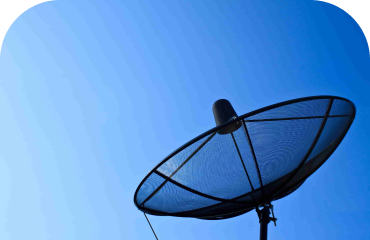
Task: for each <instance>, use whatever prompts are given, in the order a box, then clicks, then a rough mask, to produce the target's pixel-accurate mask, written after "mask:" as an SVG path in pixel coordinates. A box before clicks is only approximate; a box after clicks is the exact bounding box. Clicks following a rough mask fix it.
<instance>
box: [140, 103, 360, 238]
mask: <svg viewBox="0 0 370 240" xmlns="http://www.w3.org/2000/svg"><path fill="white" fill-rule="evenodd" d="M213 113H214V117H215V120H216V125H217V127H215V128H213V129H211V130H209V131H207V132H205V133H203V134H201V135H200V136H198V137H196V138H194V139H193V140H191V141H189V142H188V143H186V144H185V145H183V146H181V147H180V148H179V149H177V150H176V151H174V152H173V153H171V154H170V155H169V156H168V157H166V158H165V159H164V160H163V161H162V162H160V163H159V164H158V165H157V166H156V167H155V168H154V169H153V170H152V171H150V173H149V174H148V175H147V176H146V177H145V178H144V180H143V181H142V182H141V183H140V185H139V186H138V188H137V190H136V192H135V196H134V203H135V205H136V206H137V208H138V209H139V210H141V211H143V212H144V213H148V214H152V215H159V216H175V217H192V218H199V219H207V220H220V219H226V218H231V217H235V216H238V215H241V214H244V213H246V212H249V211H251V210H253V209H255V210H256V211H257V213H258V216H259V219H260V234H261V235H260V239H267V224H268V223H269V222H270V221H271V220H272V221H274V222H275V224H276V218H275V217H274V216H273V218H271V217H270V215H269V214H270V210H272V205H271V202H272V201H275V200H278V199H280V198H283V197H286V196H287V195H289V194H291V193H292V192H294V191H295V190H296V189H298V188H299V187H300V186H301V185H302V184H303V183H304V181H305V180H306V179H307V178H308V177H309V176H310V175H311V174H312V173H314V172H315V171H316V170H317V169H318V168H319V167H320V166H321V165H322V164H323V163H324V162H325V161H326V160H327V159H328V158H329V157H330V155H331V154H332V153H333V152H334V150H335V149H336V148H337V147H338V145H339V144H340V142H341V141H342V140H343V138H344V136H345V134H346V133H347V131H348V129H349V127H350V126H351V124H352V121H353V120H354V117H355V114H356V108H355V105H354V104H353V103H352V102H351V101H349V100H347V99H345V98H340V97H334V96H316V97H306V98H300V99H294V100H290V101H286V102H282V103H278V104H274V105H271V106H268V107H265V108H261V109H258V110H255V111H253V112H250V113H247V114H244V115H242V116H239V117H238V116H237V114H236V112H235V110H234V109H233V107H232V106H231V104H230V103H229V101H227V100H224V99H221V100H218V101H216V102H215V103H214V105H213ZM260 208H262V209H260ZM272 213H273V212H272Z"/></svg>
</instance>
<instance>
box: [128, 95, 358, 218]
mask: <svg viewBox="0 0 370 240" xmlns="http://www.w3.org/2000/svg"><path fill="white" fill-rule="evenodd" d="M318 99H327V100H329V103H328V106H327V109H326V112H325V115H324V116H309V117H292V118H271V119H258V120H248V119H246V118H249V117H251V116H254V115H256V114H259V113H262V112H264V111H268V110H271V109H274V108H278V107H281V106H285V105H289V104H293V103H298V102H303V101H308V100H318ZM336 99H337V100H342V101H345V102H347V103H349V104H350V105H351V106H352V107H353V113H352V114H350V115H329V113H330V111H331V108H332V105H333V101H334V100H336ZM355 114H356V107H355V105H354V104H353V103H352V102H351V101H349V100H347V99H345V98H341V97H335V96H315V97H306V98H299V99H294V100H290V101H285V102H282V103H278V104H274V105H270V106H267V107H264V108H261V109H258V110H255V111H252V112H250V113H247V114H244V115H242V116H239V117H237V118H235V119H234V120H231V121H229V122H227V123H225V124H223V125H220V126H217V127H215V128H213V129H211V130H209V131H207V132H205V133H203V134H201V135H200V136H198V137H196V138H194V139H193V140H191V141H189V142H188V143H186V144H184V145H183V146H181V147H180V148H178V149H177V150H175V151H174V152H173V153H171V154H170V155H169V156H167V157H166V158H165V159H164V160H163V161H161V162H160V163H159V164H158V165H157V166H156V167H155V168H154V169H153V170H151V171H150V172H149V174H148V175H147V176H146V177H145V178H144V179H143V181H142V182H141V183H140V185H139V186H138V188H137V190H136V192H135V195H134V203H135V205H136V206H137V207H138V208H139V209H140V210H141V211H143V212H146V213H149V214H153V215H167V216H177V217H193V216H192V212H194V211H196V210H200V209H195V210H189V211H183V212H177V213H166V212H161V211H156V210H153V209H148V208H146V207H145V203H146V202H147V201H149V200H150V199H151V198H152V197H153V196H154V195H155V194H156V193H157V192H158V191H159V190H160V189H161V188H162V187H163V186H164V185H165V184H166V183H167V182H170V183H172V184H175V185H176V186H178V187H181V188H183V189H185V190H187V191H189V192H191V193H194V194H197V195H199V196H202V197H205V198H208V199H212V200H216V201H220V203H217V204H214V205H211V206H208V207H203V208H201V209H207V208H210V207H215V206H222V205H223V204H227V203H232V204H239V205H240V204H241V205H243V204H246V203H250V202H245V201H240V200H239V199H242V198H244V197H246V196H250V197H251V198H252V199H253V200H255V198H254V197H253V195H254V194H255V193H256V192H257V191H261V192H262V197H261V198H259V199H258V201H255V205H254V206H250V205H246V207H245V208H242V209H239V210H237V211H235V212H229V213H227V214H225V215H220V216H215V215H212V216H202V217H198V218H203V219H223V218H229V217H234V216H238V215H240V214H243V213H245V212H248V211H250V210H252V209H258V207H260V206H264V205H265V204H267V203H270V202H271V201H273V200H276V199H280V198H282V197H285V196H287V195H289V194H290V193H292V192H293V191H295V190H296V189H297V188H298V187H299V186H300V185H301V184H302V183H303V182H304V180H305V179H303V180H301V181H300V182H297V183H296V184H295V185H294V186H290V187H289V188H288V189H287V186H288V185H289V184H290V183H291V181H292V179H294V177H295V176H296V174H297V173H298V172H299V170H300V169H301V168H302V166H303V165H304V164H305V162H306V160H307V159H308V158H309V156H310V154H311V153H312V151H313V150H314V148H315V146H316V144H317V142H318V140H319V138H320V135H321V133H322V131H323V129H324V127H325V124H326V122H327V120H328V119H329V118H336V117H351V120H352V121H353V120H354V117H355ZM314 118H320V119H323V120H322V122H321V125H320V127H319V131H318V132H317V134H316V137H315V138H314V140H313V142H312V144H311V146H310V148H309V150H308V151H307V153H306V154H305V156H304V157H303V159H302V160H301V161H300V163H299V165H298V167H296V169H295V170H293V171H292V172H290V173H289V174H287V176H285V178H284V179H283V180H284V181H282V182H280V183H279V184H278V186H275V187H274V191H273V194H269V195H268V196H267V195H265V194H264V189H265V187H267V186H264V185H263V181H262V177H261V172H260V169H259V165H258V161H257V158H256V154H255V152H254V148H253V145H252V141H251V138H250V135H249V132H248V128H247V126H246V122H262V121H279V120H299V119H314ZM352 121H351V123H352ZM236 122H242V125H243V129H244V133H245V136H246V138H247V141H248V144H249V147H250V150H251V153H252V155H253V160H254V163H255V166H256V169H257V172H258V179H259V183H260V188H258V189H255V188H254V187H253V184H252V182H251V179H250V176H249V174H248V171H247V168H246V166H245V164H244V162H243V159H242V156H241V154H240V151H239V147H238V145H237V142H236V141H235V137H234V135H233V133H231V136H232V139H233V142H234V145H235V147H236V150H237V152H238V155H239V158H240V160H241V163H242V165H243V169H244V171H245V173H246V176H247V178H248V182H249V184H250V186H251V189H252V191H250V192H248V193H246V194H243V195H240V196H238V197H235V198H232V199H224V198H219V197H215V196H211V195H208V194H205V193H202V192H199V191H197V190H195V189H192V188H190V187H187V186H185V185H183V184H181V183H179V182H177V181H175V180H173V179H172V176H173V175H174V174H175V173H176V172H178V171H179V170H180V169H181V168H182V167H183V166H184V165H185V164H186V163H187V162H188V161H189V160H190V159H191V158H192V157H193V156H194V155H195V154H196V153H197V152H198V151H199V150H200V149H201V148H202V147H203V146H204V145H205V144H206V143H207V142H208V141H210V140H211V139H212V137H213V136H214V135H215V134H216V133H217V131H218V130H219V129H221V128H223V127H225V126H227V125H229V124H233V123H236ZM351 123H350V124H348V126H347V127H346V129H345V130H344V131H343V133H342V134H341V135H340V136H339V137H338V138H337V139H338V141H336V146H335V147H334V148H333V149H332V150H331V151H330V152H329V154H328V157H329V156H330V155H331V154H332V152H334V150H335V149H336V147H337V146H338V145H339V144H340V142H341V141H342V140H343V138H344V136H345V134H346V133H347V131H348V130H349V127H350V126H351ZM207 136H208V138H207V139H206V140H205V141H204V142H203V143H202V144H201V145H200V146H199V147H198V148H197V149H196V150H195V151H194V152H193V153H192V154H191V155H190V156H189V157H188V158H187V159H186V160H185V161H184V162H183V163H182V164H181V165H180V166H179V167H177V169H176V170H175V171H174V172H173V173H172V174H171V175H170V176H166V175H165V174H162V173H161V172H159V171H158V170H157V169H158V168H159V167H160V166H162V164H164V163H165V162H166V161H167V160H169V159H171V158H172V157H173V156H174V155H176V154H177V153H179V152H180V151H182V150H184V149H185V148H186V147H188V146H190V145H191V144H193V143H195V142H197V141H198V140H200V139H202V138H205V137H207ZM328 157H327V158H328ZM327 158H326V159H327ZM326 159H325V160H324V161H323V162H322V163H321V164H319V165H318V166H313V167H312V168H313V172H314V171H316V170H317V169H318V168H319V167H320V166H321V165H322V164H323V163H324V162H325V161H326ZM152 173H156V174H158V175H159V176H160V177H162V178H163V179H165V180H164V182H163V183H162V184H160V185H159V186H158V187H157V188H156V189H155V190H154V191H153V192H152V193H151V194H150V195H149V196H147V197H146V198H145V199H144V201H142V203H141V204H138V202H137V194H138V191H139V189H140V188H141V186H142V185H143V184H144V182H145V181H146V180H147V179H148V177H149V176H150V175H151V174H152ZM307 177H308V176H307ZM282 178H283V177H282ZM269 184H271V183H269ZM269 184H268V185H269Z"/></svg>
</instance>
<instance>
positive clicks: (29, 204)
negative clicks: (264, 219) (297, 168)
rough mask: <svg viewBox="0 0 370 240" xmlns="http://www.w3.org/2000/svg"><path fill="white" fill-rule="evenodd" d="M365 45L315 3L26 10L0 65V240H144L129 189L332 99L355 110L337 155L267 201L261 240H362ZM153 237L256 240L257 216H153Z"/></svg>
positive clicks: (367, 99) (65, 2) (367, 111)
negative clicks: (297, 102)
mask: <svg viewBox="0 0 370 240" xmlns="http://www.w3.org/2000/svg"><path fill="white" fill-rule="evenodd" d="M369 64H370V60H369V48H368V44H367V42H366V39H365V36H364V34H363V33H362V31H361V29H360V27H359V26H358V25H357V23H356V22H355V21H354V20H353V19H352V18H351V17H350V16H349V15H348V14H346V13H345V12H344V11H342V10H340V9H339V8H336V7H334V6H332V5H330V4H328V3H323V2H314V1H311V0H310V1H308V0H307V1H305V0H301V1H297V0H281V1H277V2H273V3H272V2H271V1H267V0H263V1H183V2H173V1H157V2H156V3H155V4H154V3H153V2H152V1H147V0H140V1H132V2H128V3H122V2H121V1H109V2H107V1H100V0H92V1H87V0H82V1H70V0H58V1H53V2H46V3H42V4H39V5H37V6H35V7H33V8H31V9H29V10H28V11H26V12H25V13H24V14H22V15H21V16H20V17H19V18H18V19H17V20H16V21H15V22H14V23H13V24H12V26H11V28H10V29H9V31H8V32H7V34H6V37H5V39H4V42H3V45H2V49H1V57H0V84H1V85H0V86H1V87H0V98H1V101H0V109H2V110H3V111H2V123H3V124H2V125H0V126H1V132H2V133H3V138H1V140H0V141H1V144H0V148H1V149H0V153H1V155H0V187H1V188H2V189H3V195H2V198H0V213H1V214H0V215H1V216H2V217H0V238H1V239H38V240H44V239H53V240H57V239H63V240H69V239H113V240H114V239H154V237H153V235H152V232H151V230H150V227H149V226H148V224H147V222H146V220H145V218H144V216H143V214H142V213H141V212H140V211H138V210H137V209H136V207H135V206H134V204H133V194H134V192H135V190H136V187H137V186H138V184H139V183H140V181H141V180H142V179H143V178H144V177H145V175H146V174H147V173H148V172H149V171H150V170H151V169H152V168H153V167H154V166H155V165H156V164H157V163H158V162H160V161H161V160H162V159H163V158H164V157H166V156H167V155H168V154H169V153H171V152H172V151H173V150H175V149H176V148H178V147H179V146H181V145H182V144H184V143H185V142H187V141H189V140H190V139H192V138H194V137H196V136H197V135H199V134H201V133H203V132H205V131H207V130H209V129H210V128H212V127H214V119H213V115H212V109H211V107H212V104H213V102H214V101H216V100H217V99H220V98H226V99H228V100H229V101H230V102H231V103H232V104H233V106H234V108H235V110H236V111H237V113H238V114H239V115H241V114H243V113H246V112H249V111H252V110H255V109H258V108H261V107H264V106H266V105H270V104H273V103H277V102H281V101H285V100H290V99H294V98H299V97H306V96H314V95H336V96H341V97H345V98H348V99H350V100H351V101H353V102H354V103H355V105H356V107H357V115H356V119H355V121H354V123H353V125H352V127H351V129H350V130H349V132H348V134H347V136H346V137H345V138H344V140H343V142H342V143H341V145H340V146H339V148H338V149H337V150H336V151H335V152H334V154H333V155H332V157H331V158H330V159H329V160H328V161H327V163H325V164H324V165H323V167H322V168H320V169H319V170H318V171H317V172H316V173H315V174H314V175H313V176H312V177H310V178H309V179H308V180H307V181H306V182H305V183H304V184H303V186H302V187H301V188H300V189H299V190H297V191H296V192H295V193H293V194H292V195H290V196H289V197H287V198H284V199H282V200H280V201H278V202H276V203H275V214H276V217H277V218H278V222H277V227H274V226H273V225H272V224H270V226H269V239H298V238H299V239H343V240H344V239H349V238H354V239H355V238H356V239H367V238H369V237H370V233H369V230H368V229H370V224H369V221H368V216H369V214H370V207H369V206H368V204H367V202H368V199H369V197H370V187H369V186H370V185H369V184H370V179H369V177H368V176H369V173H370V164H369V161H368V156H369V153H370V150H369V149H370V148H369V140H370V138H369V135H368V133H369V130H370V127H369V126H368V124H367V122H368V119H369V117H370V107H369V103H370V96H369V94H368V91H369V89H370V88H369V87H370V81H369V80H370V73H369ZM148 217H149V218H150V220H151V222H152V224H153V227H154V229H155V230H156V233H157V234H158V237H159V239H160V240H163V239H258V235H259V225H258V219H257V216H256V214H255V213H254V212H250V213H247V214H245V215H242V216H240V217H236V218H232V219H228V220H222V221H202V220H197V219H183V218H172V217H155V216H148Z"/></svg>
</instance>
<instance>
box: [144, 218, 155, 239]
mask: <svg viewBox="0 0 370 240" xmlns="http://www.w3.org/2000/svg"><path fill="white" fill-rule="evenodd" d="M144 216H145V218H146V220H147V221H148V223H149V226H150V228H151V229H152V231H153V233H154V236H155V238H156V239H157V240H158V238H157V235H156V234H155V232H154V229H153V227H152V224H150V222H149V219H148V217H147V216H146V214H145V213H144Z"/></svg>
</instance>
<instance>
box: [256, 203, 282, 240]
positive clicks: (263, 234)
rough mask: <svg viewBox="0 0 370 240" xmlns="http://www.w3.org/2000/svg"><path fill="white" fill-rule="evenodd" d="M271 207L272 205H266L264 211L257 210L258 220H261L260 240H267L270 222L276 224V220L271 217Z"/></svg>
mask: <svg viewBox="0 0 370 240" xmlns="http://www.w3.org/2000/svg"><path fill="white" fill-rule="evenodd" d="M270 207H272V205H268V204H265V205H264V206H263V208H262V210H260V209H258V208H256V212H257V214H258V218H259V220H260V240H267V226H268V224H269V222H270V221H273V222H274V223H275V224H276V220H277V219H276V218H275V217H272V218H271V217H270Z"/></svg>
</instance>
